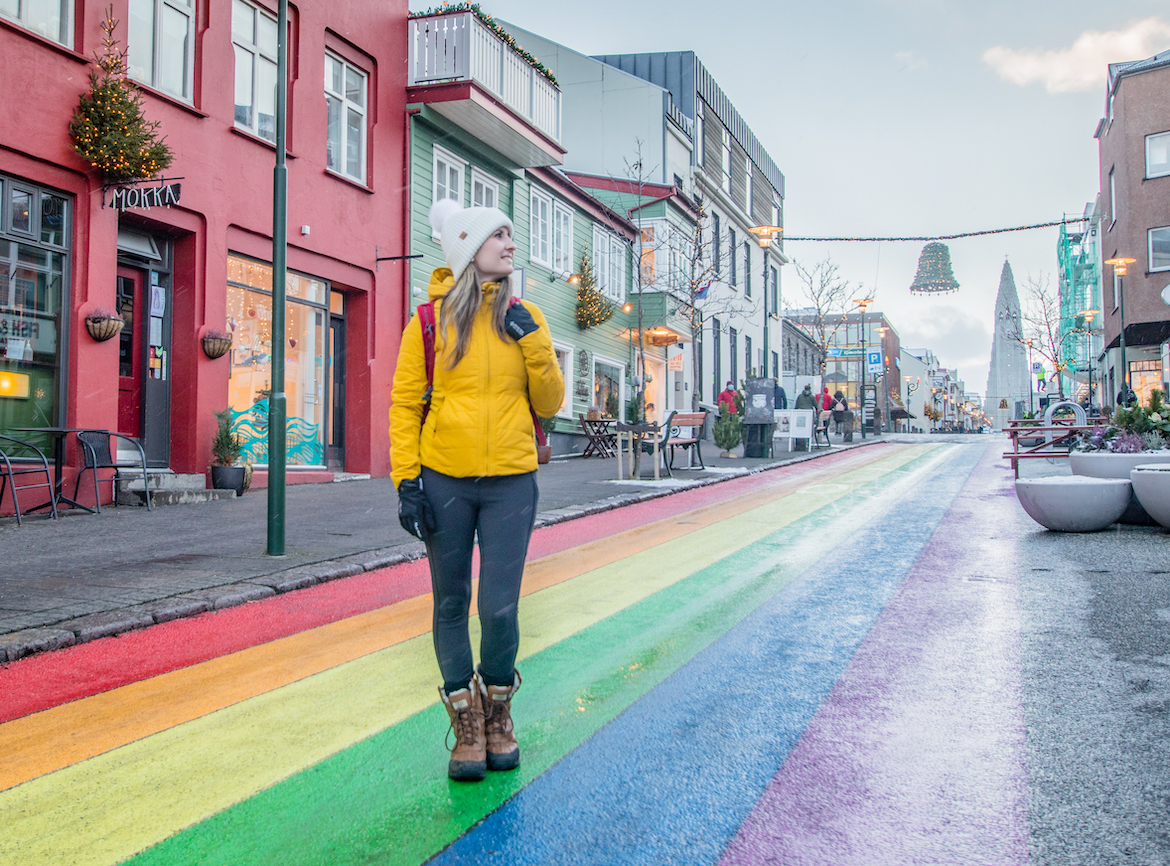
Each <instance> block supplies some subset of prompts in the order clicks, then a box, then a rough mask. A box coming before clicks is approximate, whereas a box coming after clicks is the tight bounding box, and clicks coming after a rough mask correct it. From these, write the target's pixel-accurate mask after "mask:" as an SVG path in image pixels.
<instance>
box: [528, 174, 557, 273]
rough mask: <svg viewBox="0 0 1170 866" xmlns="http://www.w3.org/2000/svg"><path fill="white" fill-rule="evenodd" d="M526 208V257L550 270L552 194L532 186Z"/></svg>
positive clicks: (551, 252) (551, 253)
mask: <svg viewBox="0 0 1170 866" xmlns="http://www.w3.org/2000/svg"><path fill="white" fill-rule="evenodd" d="M528 208H529V210H528V259H529V260H530V261H531V262H533V263H534V264H538V265H544V267H546V268H548V269H549V270H552V264H553V263H552V256H553V239H552V230H553V227H552V218H553V199H552V196H551V195H549V194H548V193H546V192H545V191H544V190H541V189H537V188H536V187H532V189H531V190H529V195H528Z"/></svg>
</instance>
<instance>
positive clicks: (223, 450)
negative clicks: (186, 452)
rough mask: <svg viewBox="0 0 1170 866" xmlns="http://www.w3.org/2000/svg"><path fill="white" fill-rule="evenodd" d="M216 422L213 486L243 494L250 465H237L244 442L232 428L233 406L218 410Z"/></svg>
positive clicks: (212, 467)
mask: <svg viewBox="0 0 1170 866" xmlns="http://www.w3.org/2000/svg"><path fill="white" fill-rule="evenodd" d="M215 422H216V425H217V427H216V431H215V438H214V439H212V440H211V486H212V487H213V488H214V489H215V490H234V491H236V496H243V495H244V490H246V489H247V486H246V483H245V482H246V481H247V480H248V479H247V475H248V474H249V473H248V469H249V467H247V466H238V465H237V463H238V462H239V459H240V451H241V450H242V445H243V443H241V442H240V437H239V434H237V433H236V432H235V431H234V430H232V410H231V407H228V408H226V409H221V410H220V411H218V412H216V413H215Z"/></svg>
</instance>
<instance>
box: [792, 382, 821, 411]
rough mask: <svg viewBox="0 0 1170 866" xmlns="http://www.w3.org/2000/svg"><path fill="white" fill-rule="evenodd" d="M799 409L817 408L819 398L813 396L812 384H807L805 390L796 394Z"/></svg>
mask: <svg viewBox="0 0 1170 866" xmlns="http://www.w3.org/2000/svg"><path fill="white" fill-rule="evenodd" d="M796 408H797V409H816V408H817V398H816V397H814V396H813V392H812V385H805V386H804V390H803V391H801V392H800V393H799V394H797V395H796Z"/></svg>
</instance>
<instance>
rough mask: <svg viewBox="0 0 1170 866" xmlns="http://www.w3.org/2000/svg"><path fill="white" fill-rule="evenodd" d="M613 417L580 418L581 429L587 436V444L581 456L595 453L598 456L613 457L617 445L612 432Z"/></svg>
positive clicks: (614, 422)
mask: <svg viewBox="0 0 1170 866" xmlns="http://www.w3.org/2000/svg"><path fill="white" fill-rule="evenodd" d="M616 423H617V421H615V420H614V419H613V418H585V417H582V418H581V429H582V430H584V431H585V435H586V436H588V437H589V444H588V445H586V446H585V453H584V454H582V455H581V456H582V457H588V456H589V455H591V454H596V455H597V456H599V457H613V455H614V450H615V449H616V447H617V439H616V437H615V436H614V434H613V425H614V424H616Z"/></svg>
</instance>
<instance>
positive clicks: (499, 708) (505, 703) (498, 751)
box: [476, 671, 520, 770]
mask: <svg viewBox="0 0 1170 866" xmlns="http://www.w3.org/2000/svg"><path fill="white" fill-rule="evenodd" d="M476 680H477V681H478V682H479V688H480V690H481V692H482V694H483V716H484V729H485V730H486V731H487V768H488V769H489V770H514V769H516V768H517V767H519V766H520V744H519V743H517V742H516V735H515V734H514V733H513V732H512V695H514V694H516V692H517V691H518V690H519V689H520V671H516V678H515V679H514V680H513V681H512V685H510V686H489V685H487V684H485V683H484V681H483V678H482V677H480V676H478V675H477V676H476Z"/></svg>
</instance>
